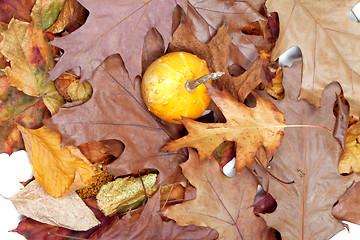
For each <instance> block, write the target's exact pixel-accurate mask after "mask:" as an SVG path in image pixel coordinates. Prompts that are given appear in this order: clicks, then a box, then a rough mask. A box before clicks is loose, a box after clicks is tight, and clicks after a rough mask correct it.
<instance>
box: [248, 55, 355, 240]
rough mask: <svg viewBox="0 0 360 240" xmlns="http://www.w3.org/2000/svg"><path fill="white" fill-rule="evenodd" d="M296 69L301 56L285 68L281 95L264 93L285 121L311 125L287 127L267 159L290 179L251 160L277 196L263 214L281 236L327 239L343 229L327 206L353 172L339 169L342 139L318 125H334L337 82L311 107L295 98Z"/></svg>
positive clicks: (298, 81)
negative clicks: (274, 204) (347, 174)
mask: <svg viewBox="0 0 360 240" xmlns="http://www.w3.org/2000/svg"><path fill="white" fill-rule="evenodd" d="M300 73H301V64H300V61H294V63H293V66H292V67H291V68H284V80H283V85H284V88H285V97H284V99H282V100H278V101H276V100H273V99H272V98H271V97H268V98H270V99H271V101H272V102H274V104H275V105H276V106H277V107H278V109H279V110H280V111H282V112H283V113H284V115H285V118H286V122H287V124H300V125H313V126H315V127H312V128H309V127H306V126H304V127H299V128H286V129H285V131H284V136H285V137H284V139H283V141H282V144H281V145H280V147H279V149H278V150H277V151H276V153H275V156H274V158H273V159H272V161H271V162H270V163H268V169H269V170H270V171H271V173H272V174H273V175H274V176H276V177H278V178H279V179H281V180H284V181H292V180H294V181H295V182H294V183H292V184H284V183H282V182H280V181H278V180H275V179H273V178H271V177H269V174H268V173H267V172H265V171H264V169H263V168H260V167H258V166H255V169H256V171H257V172H258V174H259V175H260V177H261V179H262V185H263V186H268V184H269V188H268V192H269V193H270V194H271V195H272V196H273V197H274V199H275V200H276V202H277V208H276V210H275V211H274V212H273V213H271V214H265V215H262V217H263V218H264V219H265V221H266V223H267V224H268V226H270V227H273V228H275V229H277V230H278V231H280V233H281V237H282V239H284V240H286V239H291V240H295V239H329V238H331V237H332V236H333V235H335V234H336V233H337V232H338V231H340V230H342V229H343V225H342V223H341V222H340V221H338V220H336V219H335V218H334V217H333V216H331V209H332V207H333V205H334V203H335V202H336V201H337V200H338V199H339V197H340V196H341V195H342V194H343V193H344V192H345V191H346V189H347V188H348V187H349V186H350V185H351V183H352V178H351V177H345V176H341V175H340V174H339V173H338V172H337V164H338V159H339V157H340V155H341V153H342V148H341V144H340V143H339V142H338V140H337V139H336V138H335V137H334V136H333V135H332V133H330V132H329V131H327V130H326V129H324V128H322V127H316V126H323V127H326V128H328V129H330V130H334V128H335V126H336V125H335V123H336V118H335V116H334V114H333V106H334V103H335V101H336V99H337V95H338V94H339V93H340V91H341V88H340V86H339V85H338V84H336V83H333V84H330V85H329V86H328V87H326V88H325V91H324V93H323V96H322V99H321V107H320V108H315V107H313V106H312V105H311V104H310V103H309V102H308V101H306V100H304V99H302V100H298V96H299V92H300V85H301V75H300ZM265 94H266V93H264V95H265ZM343 124H345V125H347V123H343ZM268 178H270V181H269V183H268V182H267V179H268ZM265 189H266V188H265ZM284 223H286V224H284Z"/></svg>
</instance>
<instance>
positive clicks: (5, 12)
mask: <svg viewBox="0 0 360 240" xmlns="http://www.w3.org/2000/svg"><path fill="white" fill-rule="evenodd" d="M33 6H34V0H2V1H1V2H0V22H4V23H9V22H10V20H11V19H12V18H16V19H18V20H20V21H26V22H30V21H31V17H30V13H31V9H32V7H33Z"/></svg>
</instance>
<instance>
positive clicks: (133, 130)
mask: <svg viewBox="0 0 360 240" xmlns="http://www.w3.org/2000/svg"><path fill="white" fill-rule="evenodd" d="M89 82H90V83H91V84H92V87H93V91H94V93H93V96H92V98H91V99H90V100H89V101H87V102H86V103H84V104H82V105H80V106H76V107H72V108H62V109H60V112H59V113H58V114H56V115H55V116H53V117H52V118H50V119H47V120H45V121H44V122H45V125H46V126H48V127H49V128H51V129H54V130H57V131H59V132H60V133H61V135H62V136H63V141H64V143H65V144H71V145H74V146H77V145H80V144H83V143H86V142H90V141H103V140H107V139H114V140H117V141H121V142H122V143H123V144H124V146H125V149H124V151H123V152H122V154H121V155H120V156H119V157H118V158H117V159H116V160H115V161H114V162H112V163H111V164H110V165H108V166H107V171H109V172H111V173H113V174H114V175H115V176H119V175H127V174H130V173H133V172H137V171H138V170H139V169H157V170H159V172H160V175H159V178H158V182H159V184H168V183H174V182H175V180H176V179H177V178H179V177H180V175H181V172H180V168H179V166H178V163H179V161H183V157H182V155H180V154H179V153H175V154H166V153H163V152H160V151H159V149H160V148H161V147H162V146H163V145H165V143H166V142H168V141H169V140H170V139H173V138H176V137H177V136H178V135H179V131H178V130H177V131H170V130H171V129H174V128H175V127H178V126H174V125H169V126H171V129H169V128H166V127H165V126H164V125H162V124H161V123H160V122H158V120H156V119H155V118H154V117H153V116H152V115H151V113H150V112H149V111H148V110H147V108H146V106H145V104H144V103H143V100H142V97H141V91H140V81H139V79H137V80H136V81H135V87H134V88H133V85H132V83H131V81H129V78H128V75H127V72H126V70H125V67H124V65H123V63H122V60H121V58H120V56H119V55H113V56H110V57H109V58H107V59H106V60H105V62H104V63H103V64H102V65H101V66H100V67H99V68H98V69H97V71H96V72H95V73H94V77H93V78H92V79H91V80H89ZM180 127H181V126H180ZM174 130H176V129H174Z"/></svg>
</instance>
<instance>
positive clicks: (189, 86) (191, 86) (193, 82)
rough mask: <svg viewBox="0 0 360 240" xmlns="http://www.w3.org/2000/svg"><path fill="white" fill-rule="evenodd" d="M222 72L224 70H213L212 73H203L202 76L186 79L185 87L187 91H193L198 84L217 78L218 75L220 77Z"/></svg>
mask: <svg viewBox="0 0 360 240" xmlns="http://www.w3.org/2000/svg"><path fill="white" fill-rule="evenodd" d="M224 74H225V73H224V72H214V73H209V74H206V75H204V76H202V77H199V78H197V79H195V80H187V81H186V83H185V88H186V90H188V91H189V92H193V91H195V89H196V88H197V87H198V86H200V85H201V84H203V83H204V82H207V81H209V80H215V79H218V78H219V77H221V76H222V75H224Z"/></svg>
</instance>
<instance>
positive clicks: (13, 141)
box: [0, 76, 50, 155]
mask: <svg viewBox="0 0 360 240" xmlns="http://www.w3.org/2000/svg"><path fill="white" fill-rule="evenodd" d="M3 81H5V82H7V79H6V76H4V77H3V78H2V77H1V76H0V87H5V84H6V83H3ZM48 115H50V113H49V112H48V110H47V108H46V106H45V105H44V103H43V101H42V99H41V98H36V97H32V96H28V95H26V94H25V93H23V92H20V91H18V90H17V89H16V88H14V87H9V88H8V89H7V91H6V92H5V93H4V95H2V96H0V143H1V144H0V153H4V152H5V153H7V154H9V155H10V154H12V153H13V152H16V151H18V150H23V149H24V142H23V140H22V138H21V135H20V132H19V130H18V129H17V127H16V124H21V125H23V126H25V127H26V128H39V127H41V126H42V119H43V118H44V117H47V116H48Z"/></svg>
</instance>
